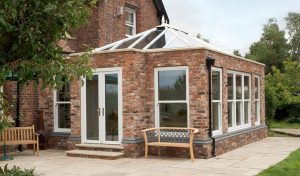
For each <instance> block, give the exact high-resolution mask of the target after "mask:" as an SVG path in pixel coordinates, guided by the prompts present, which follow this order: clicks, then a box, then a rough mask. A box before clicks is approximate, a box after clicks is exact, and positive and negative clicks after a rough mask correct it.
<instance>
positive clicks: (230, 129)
mask: <svg viewBox="0 0 300 176" xmlns="http://www.w3.org/2000/svg"><path fill="white" fill-rule="evenodd" d="M250 127H251V125H250V124H245V125H239V126H236V127H229V128H228V130H227V132H234V131H239V130H243V129H247V128H250Z"/></svg>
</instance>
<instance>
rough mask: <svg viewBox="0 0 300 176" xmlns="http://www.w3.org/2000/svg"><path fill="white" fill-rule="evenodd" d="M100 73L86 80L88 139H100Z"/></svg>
mask: <svg viewBox="0 0 300 176" xmlns="http://www.w3.org/2000/svg"><path fill="white" fill-rule="evenodd" d="M98 92H99V88H98V75H94V76H93V79H92V80H87V81H86V139H87V140H99V115H98V111H97V110H98V107H99V102H98V95H99V94H98Z"/></svg>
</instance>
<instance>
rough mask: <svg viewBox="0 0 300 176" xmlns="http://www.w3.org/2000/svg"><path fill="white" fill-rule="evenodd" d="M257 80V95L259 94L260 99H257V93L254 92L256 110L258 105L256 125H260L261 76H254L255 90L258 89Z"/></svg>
mask: <svg viewBox="0 0 300 176" xmlns="http://www.w3.org/2000/svg"><path fill="white" fill-rule="evenodd" d="M256 79H257V80H258V82H257V93H258V98H256V97H255V91H254V108H255V104H256V103H257V108H256V109H255V113H254V114H255V115H256V117H254V118H255V125H260V76H258V75H255V76H254V88H255V89H256V85H255V82H256Z"/></svg>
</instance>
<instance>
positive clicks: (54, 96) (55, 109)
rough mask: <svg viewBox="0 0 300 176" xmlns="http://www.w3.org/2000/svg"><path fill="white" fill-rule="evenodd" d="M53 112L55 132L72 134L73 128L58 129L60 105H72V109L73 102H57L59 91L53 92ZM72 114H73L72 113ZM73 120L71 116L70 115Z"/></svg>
mask: <svg viewBox="0 0 300 176" xmlns="http://www.w3.org/2000/svg"><path fill="white" fill-rule="evenodd" d="M53 100H54V101H53V103H54V105H53V112H54V132H62V133H70V132H71V128H59V127H58V105H59V104H70V109H71V100H70V101H57V91H56V90H54V91H53ZM70 113H71V112H70ZM70 118H71V114H70Z"/></svg>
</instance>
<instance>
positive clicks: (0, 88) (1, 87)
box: [0, 86, 3, 115]
mask: <svg viewBox="0 0 300 176" xmlns="http://www.w3.org/2000/svg"><path fill="white" fill-rule="evenodd" d="M0 92H1V93H3V86H0ZM1 98H3V97H1ZM1 101H3V100H1ZM2 103H3V102H2ZM0 115H3V109H2V107H0Z"/></svg>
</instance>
